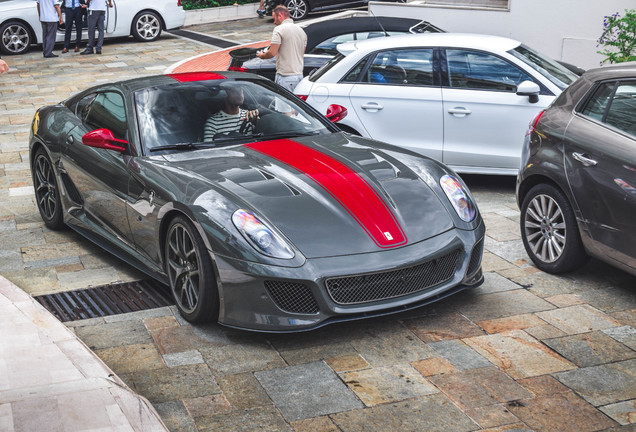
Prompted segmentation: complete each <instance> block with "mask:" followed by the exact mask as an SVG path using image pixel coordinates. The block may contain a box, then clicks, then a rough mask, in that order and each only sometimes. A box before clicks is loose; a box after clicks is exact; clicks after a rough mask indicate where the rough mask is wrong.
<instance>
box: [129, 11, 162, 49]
mask: <svg viewBox="0 0 636 432" xmlns="http://www.w3.org/2000/svg"><path fill="white" fill-rule="evenodd" d="M132 35H133V37H134V38H135V39H136V40H138V41H139V42H152V41H154V40H157V38H159V36H161V18H159V15H157V14H156V13H154V12H151V11H144V12H139V13H138V14H137V15H136V16H135V18H134V19H133V23H132Z"/></svg>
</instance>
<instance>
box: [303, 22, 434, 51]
mask: <svg viewBox="0 0 636 432" xmlns="http://www.w3.org/2000/svg"><path fill="white" fill-rule="evenodd" d="M421 22H422V20H418V19H412V18H398V17H374V16H368V17H348V18H340V19H334V20H329V21H320V22H315V23H312V24H309V25H307V26H306V27H304V28H303V30H305V33H306V34H307V50H308V51H309V50H310V49H312V48H314V47H315V46H316V45H318V44H319V43H320V42H322V41H324V40H326V39H329V38H331V37H334V36H338V35H341V34H346V33H353V32H360V31H378V32H381V31H382V30H383V28H384V30H386V31H403V32H408V31H409V29H410V28H411V27H414V26H416V25H418V24H420V23H421ZM424 22H426V21H424ZM431 30H432V31H436V30H439V29H438V28H437V27H435V26H432V27H431Z"/></svg>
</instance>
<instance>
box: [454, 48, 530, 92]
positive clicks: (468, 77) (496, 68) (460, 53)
mask: <svg viewBox="0 0 636 432" xmlns="http://www.w3.org/2000/svg"><path fill="white" fill-rule="evenodd" d="M446 58H447V61H448V74H449V78H450V86H451V87H453V88H463V89H474V90H498V91H508V92H514V91H516V90H517V86H518V85H519V84H521V83H522V82H523V81H533V79H532V78H531V77H530V76H529V75H528V74H526V73H525V72H524V71H522V70H521V69H519V68H518V67H516V66H515V65H513V64H511V63H508V62H507V61H505V60H503V59H501V58H499V57H496V56H494V55H491V54H487V53H483V52H480V51H470V50H458V49H449V50H446Z"/></svg>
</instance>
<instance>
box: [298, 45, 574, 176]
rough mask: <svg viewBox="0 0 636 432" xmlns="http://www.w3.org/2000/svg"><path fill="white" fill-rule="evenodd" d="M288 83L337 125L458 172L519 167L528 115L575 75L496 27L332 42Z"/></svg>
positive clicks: (507, 171)
mask: <svg viewBox="0 0 636 432" xmlns="http://www.w3.org/2000/svg"><path fill="white" fill-rule="evenodd" d="M338 51H339V52H340V54H339V55H337V56H336V57H334V58H333V59H332V60H330V62H328V63H327V64H326V65H325V66H323V67H322V68H320V69H318V70H317V71H316V72H314V73H313V74H311V75H310V76H309V77H307V78H305V79H304V80H303V81H301V82H300V83H299V84H298V86H297V87H296V89H295V90H294V92H295V93H296V94H297V95H298V96H299V97H301V98H302V99H305V100H306V101H307V102H308V103H309V104H311V105H312V106H314V107H315V108H316V109H318V111H320V112H321V113H323V114H328V117H330V118H331V120H332V121H335V122H337V124H338V125H339V126H340V127H341V129H343V130H345V131H348V132H351V133H355V134H358V135H362V136H365V137H370V138H374V139H377V140H379V141H385V142H388V143H391V144H394V145H398V146H400V147H405V148H407V149H410V150H413V151H416V152H418V153H422V154H424V155H426V156H429V157H432V158H434V159H437V160H438V161H441V162H443V163H444V164H446V165H448V166H450V167H451V168H453V169H454V170H456V171H458V172H463V173H480V174H504V175H516V174H517V172H518V170H519V163H520V158H521V146H522V144H523V137H524V133H525V131H526V130H527V128H528V123H529V122H530V121H531V120H532V119H533V118H534V116H535V115H536V114H537V113H538V112H539V111H541V110H542V109H544V108H545V107H547V106H548V105H549V104H550V103H551V102H552V101H553V100H554V98H555V97H556V96H558V95H559V94H560V93H561V92H562V91H563V90H564V89H565V88H566V87H567V86H568V85H569V84H570V83H572V82H573V81H574V80H576V78H578V77H577V76H576V75H574V74H573V73H572V72H570V71H568V70H567V69H565V68H564V67H563V66H561V65H560V64H558V63H556V62H555V61H553V60H551V59H549V58H547V57H545V56H543V55H541V54H539V53H537V52H536V51H533V50H531V49H530V48H528V47H526V46H525V45H523V44H521V43H519V42H517V41H514V40H511V39H507V38H502V37H496V36H486V35H467V34H453V33H430V34H417V35H405V36H391V37H387V38H375V39H370V40H366V41H358V42H349V43H346V44H342V45H338Z"/></svg>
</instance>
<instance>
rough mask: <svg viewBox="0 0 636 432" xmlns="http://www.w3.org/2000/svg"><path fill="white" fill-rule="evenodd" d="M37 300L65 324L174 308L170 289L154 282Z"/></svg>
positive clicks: (43, 296)
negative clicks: (160, 308) (155, 309)
mask: <svg viewBox="0 0 636 432" xmlns="http://www.w3.org/2000/svg"><path fill="white" fill-rule="evenodd" d="M34 298H35V299H36V300H37V301H38V302H39V303H40V304H41V305H42V306H44V307H45V308H46V309H47V310H48V311H49V312H51V313H52V314H53V315H55V316H56V317H57V318H58V319H59V320H60V321H62V322H67V321H77V320H82V319H87V318H98V317H104V316H108V315H118V314H123V313H127V312H137V311H141V310H146V309H154V308H158V307H163V306H171V305H173V304H174V301H173V300H172V297H171V296H170V292H169V291H168V288H167V287H166V286H164V285H161V284H160V283H158V282H155V281H153V280H141V281H135V282H126V283H118V284H110V285H102V286H99V287H95V288H88V289H82V290H77V291H68V292H62V293H57V294H46V295H41V296H34Z"/></svg>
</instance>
